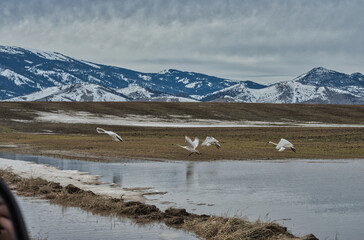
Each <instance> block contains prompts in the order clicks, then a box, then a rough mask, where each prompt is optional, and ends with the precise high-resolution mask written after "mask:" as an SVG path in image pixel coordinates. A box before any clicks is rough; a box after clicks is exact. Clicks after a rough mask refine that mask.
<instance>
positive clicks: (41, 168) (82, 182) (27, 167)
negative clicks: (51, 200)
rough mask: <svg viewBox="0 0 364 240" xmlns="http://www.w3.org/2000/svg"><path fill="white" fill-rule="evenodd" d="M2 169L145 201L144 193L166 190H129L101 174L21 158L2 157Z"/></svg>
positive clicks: (29, 176)
mask: <svg viewBox="0 0 364 240" xmlns="http://www.w3.org/2000/svg"><path fill="white" fill-rule="evenodd" d="M0 169H4V170H8V171H11V172H13V173H15V174H17V175H19V176H21V177H23V178H38V177H39V178H42V179H44V180H47V181H52V182H57V183H59V184H61V185H62V186H64V187H65V186H67V185H68V184H73V185H74V186H76V187H78V188H81V189H83V190H85V191H92V192H94V193H95V194H100V195H106V196H110V197H113V198H121V197H122V198H123V199H125V200H130V201H144V200H145V198H144V196H143V195H144V194H148V195H150V194H164V193H165V192H158V191H153V190H152V189H150V188H137V189H133V190H128V189H125V188H122V187H115V186H113V185H112V184H111V185H110V184H109V185H107V184H106V183H102V182H99V181H98V178H99V177H100V176H97V175H91V174H89V173H86V172H79V171H77V170H60V169H58V168H55V167H52V166H48V165H45V164H36V163H32V162H25V161H19V160H10V159H5V158H0Z"/></svg>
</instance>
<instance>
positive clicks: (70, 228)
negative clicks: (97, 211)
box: [17, 197, 198, 240]
mask: <svg viewBox="0 0 364 240" xmlns="http://www.w3.org/2000/svg"><path fill="white" fill-rule="evenodd" d="M17 200H18V203H19V205H20V206H21V209H22V211H23V215H24V218H25V221H26V223H27V228H28V231H29V232H30V235H31V236H32V237H34V238H36V239H37V238H39V239H80V240H82V239H110V240H112V239H131V240H133V239H151V240H157V239H158V240H163V239H165V240H167V239H171V240H185V239H187V240H195V239H198V238H196V237H195V236H194V235H193V234H192V233H188V232H184V231H182V230H176V229H170V228H168V227H167V226H165V225H164V224H145V225H141V224H136V223H133V222H132V221H130V220H128V219H127V218H117V217H103V216H100V215H93V214H91V213H87V212H85V211H82V210H80V209H79V208H73V207H68V208H64V207H60V206H58V205H51V204H50V203H49V201H47V200H41V199H37V198H25V197H17ZM91 236H92V237H91Z"/></svg>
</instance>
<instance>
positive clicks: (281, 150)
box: [278, 147, 286, 152]
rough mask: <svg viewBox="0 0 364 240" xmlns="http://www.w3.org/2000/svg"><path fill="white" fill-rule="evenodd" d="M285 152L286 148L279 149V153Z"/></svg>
mask: <svg viewBox="0 0 364 240" xmlns="http://www.w3.org/2000/svg"><path fill="white" fill-rule="evenodd" d="M284 150H286V148H284V147H281V148H280V149H278V151H279V152H283V151H284Z"/></svg>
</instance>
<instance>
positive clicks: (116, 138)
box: [106, 131, 123, 142]
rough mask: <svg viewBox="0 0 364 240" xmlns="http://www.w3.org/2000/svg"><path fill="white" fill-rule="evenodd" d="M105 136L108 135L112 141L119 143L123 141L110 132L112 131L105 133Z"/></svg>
mask: <svg viewBox="0 0 364 240" xmlns="http://www.w3.org/2000/svg"><path fill="white" fill-rule="evenodd" d="M106 133H107V134H109V136H111V137H112V140H114V141H120V142H122V141H123V139H121V137H120V136H119V135H117V134H116V133H114V132H112V131H106Z"/></svg>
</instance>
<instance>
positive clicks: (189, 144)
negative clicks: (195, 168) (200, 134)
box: [185, 136, 194, 148]
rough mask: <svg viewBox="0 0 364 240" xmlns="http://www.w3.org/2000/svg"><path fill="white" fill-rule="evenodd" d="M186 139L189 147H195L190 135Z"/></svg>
mask: <svg viewBox="0 0 364 240" xmlns="http://www.w3.org/2000/svg"><path fill="white" fill-rule="evenodd" d="M185 140H186V145H187V147H188V148H193V147H194V144H193V142H192V140H191V138H189V137H188V136H185Z"/></svg>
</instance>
